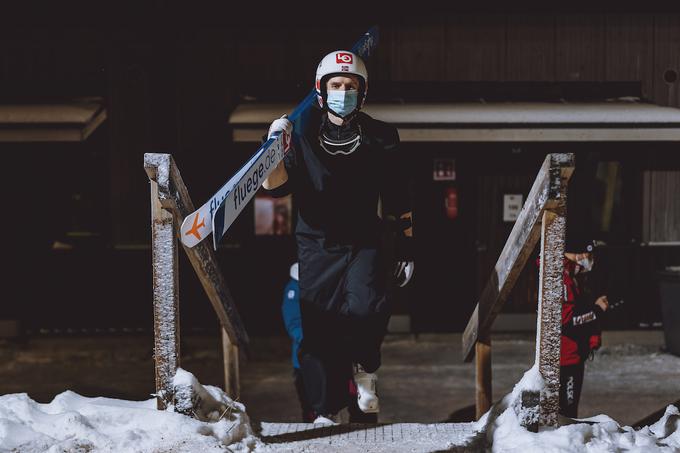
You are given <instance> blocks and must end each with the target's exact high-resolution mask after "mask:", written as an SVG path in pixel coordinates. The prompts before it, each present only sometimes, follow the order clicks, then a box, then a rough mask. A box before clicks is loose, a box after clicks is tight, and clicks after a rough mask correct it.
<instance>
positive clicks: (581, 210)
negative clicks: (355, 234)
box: [0, 2, 680, 334]
mask: <svg viewBox="0 0 680 453" xmlns="http://www.w3.org/2000/svg"><path fill="white" fill-rule="evenodd" d="M53 8H54V9H53V10H46V11H42V14H40V15H39V16H38V18H37V19H35V20H31V19H29V18H27V16H20V17H21V18H20V19H18V20H17V21H16V22H13V21H11V20H9V19H8V18H7V17H5V18H4V19H3V21H4V25H5V26H3V27H2V28H0V81H1V82H2V83H0V104H1V105H0V122H1V124H0V152H1V153H2V155H3V158H4V160H3V162H4V165H3V167H4V169H5V178H3V180H4V181H3V188H4V193H5V194H6V196H7V197H8V198H9V199H10V210H9V213H8V215H7V216H6V217H5V218H6V219H7V220H6V222H5V224H6V227H9V231H8V235H7V236H6V237H8V238H13V239H11V241H10V242H11V244H10V247H11V249H12V251H13V252H15V253H16V255H13V256H15V257H16V258H13V259H12V262H13V263H16V266H14V267H13V268H12V270H11V271H10V272H9V273H7V274H6V279H7V280H6V282H5V283H4V286H5V287H8V288H9V289H10V291H9V292H8V294H7V303H3V304H2V308H0V310H1V311H0V318H5V319H9V318H11V319H16V318H19V319H21V320H22V321H23V323H24V325H25V326H26V327H28V328H31V329H36V328H59V329H65V328H74V329H81V328H100V329H108V328H131V329H136V328H150V326H151V316H152V311H151V298H150V293H151V276H150V273H151V268H150V253H149V242H150V233H149V193H148V192H149V188H148V180H147V178H146V175H145V173H144V171H143V169H142V156H143V154H144V153H145V152H169V153H172V154H173V156H174V157H175V159H176V161H177V163H178V166H179V168H180V170H181V171H182V175H183V178H184V180H185V182H186V183H187V185H188V187H189V190H190V192H191V195H192V197H193V199H194V202H195V203H202V202H203V200H205V199H206V198H207V197H208V196H209V195H210V194H211V193H212V192H213V191H214V190H215V189H216V188H217V187H218V186H219V185H220V184H221V183H222V182H223V181H224V180H226V178H227V177H228V176H230V175H231V174H232V173H233V172H234V171H235V170H236V169H238V167H240V165H241V164H242V163H243V162H244V161H245V159H246V158H247V157H248V156H249V155H250V154H251V153H252V152H253V151H254V146H255V145H256V142H257V141H258V138H257V137H259V135H261V134H263V133H264V132H265V130H266V127H267V124H268V123H269V121H271V120H272V119H273V118H274V117H276V116H279V115H280V114H282V113H285V112H286V108H289V107H290V106H292V105H294V103H295V102H296V101H297V100H298V99H301V97H302V96H303V95H304V94H306V93H307V92H308V91H309V89H311V87H312V80H313V74H314V71H315V68H316V65H317V63H318V60H319V59H320V58H321V56H323V55H325V54H326V53H327V52H329V51H332V50H335V49H337V48H346V47H349V46H350V45H351V43H352V42H354V41H355V40H356V39H357V38H358V37H359V36H360V35H361V33H363V32H364V31H365V30H366V29H367V28H368V27H369V26H371V25H373V24H375V23H377V24H378V25H379V27H380V44H379V47H378V51H377V53H376V55H375V56H374V57H372V58H371V60H370V61H369V62H368V64H369V78H370V91H369V97H368V101H367V109H370V108H374V110H375V115H376V117H378V118H381V117H383V118H385V119H390V120H391V121H392V122H395V123H396V124H397V125H398V127H399V129H400V133H401V135H402V141H403V146H404V147H405V148H406V149H407V150H408V152H409V153H410V154H411V155H412V159H413V166H412V169H413V195H414V206H415V217H416V235H417V236H418V241H419V242H418V244H419V245H418V257H417V275H416V278H415V281H414V284H413V285H412V287H410V288H408V289H407V290H404V291H403V292H402V293H400V295H399V304H398V307H397V309H398V312H399V313H401V314H408V315H410V319H411V328H412V330H414V331H418V332H422V331H460V330H462V329H463V328H464V326H465V323H466V322H467V319H468V317H469V314H470V311H471V310H472V309H473V307H474V305H475V303H476V298H477V296H478V294H479V290H480V287H481V286H482V285H483V284H484V282H485V279H486V278H487V277H488V275H489V272H490V270H491V268H492V267H493V265H494V264H495V261H496V259H497V257H498V255H499V253H500V250H501V249H502V247H503V244H504V242H505V239H506V237H507V235H508V233H509V231H510V229H511V227H512V220H511V219H512V217H507V216H508V215H511V213H509V212H508V209H510V210H511V208H512V206H506V205H505V204H508V203H510V204H512V203H515V204H516V203H517V198H515V197H516V196H517V195H520V196H524V197H526V194H527V192H528V190H529V188H530V186H531V183H532V181H533V177H534V175H535V174H536V171H537V170H538V168H539V165H540V163H541V162H542V160H543V157H544V156H545V154H546V153H549V152H575V153H576V155H577V175H578V176H577V177H576V178H575V182H574V186H573V192H572V195H573V197H572V204H570V217H569V221H570V222H571V224H573V225H578V226H582V227H583V229H584V230H586V231H588V232H589V234H592V236H593V239H597V240H600V241H602V243H603V245H602V246H601V247H600V248H599V250H598V265H599V267H601V268H602V270H603V272H602V275H603V278H602V280H603V285H604V286H605V288H606V291H608V292H609V293H610V295H611V296H610V297H613V298H615V299H617V300H618V299H624V300H626V302H627V303H626V304H625V305H624V308H622V309H620V310H618V311H617V312H614V313H612V316H611V317H610V318H609V320H608V326H609V327H612V328H635V327H639V326H640V325H649V324H653V323H654V322H657V321H660V309H659V296H658V293H657V284H656V273H657V271H659V270H662V269H664V268H665V267H666V266H671V265H676V266H677V265H679V264H680V202H678V199H677V194H678V193H680V157H679V156H680V152H679V151H680V110H679V108H680V77H679V75H678V74H679V72H680V52H679V51H678V49H680V12H677V11H674V10H673V9H666V8H661V7H659V8H656V9H655V8H654V7H653V5H652V6H649V8H648V9H646V10H644V11H627V12H609V11H603V10H593V9H591V10H588V9H586V8H583V10H574V11H559V12H551V11H547V10H540V9H531V8H527V9H526V10H519V9H517V10H509V11H505V10H502V9H494V8H486V9H483V10H482V9H480V10H477V11H475V10H471V9H468V10H462V9H458V10H456V9H455V8H453V7H449V8H435V7H432V8H426V7H423V8H421V9H419V10H418V12H417V13H414V14H413V15H403V16H400V15H397V14H396V13H385V14H383V15H377V14H373V13H375V11H370V13H371V14H367V15H366V17H364V18H362V20H361V21H360V22H353V23H352V24H351V26H343V25H340V24H338V25H335V24H334V25H327V24H326V23H323V21H321V20H319V19H318V18H315V17H314V16H313V15H312V14H310V13H309V12H308V13H306V14H299V15H297V16H295V14H294V13H295V12H296V11H293V12H290V17H291V18H290V20H288V17H285V19H286V20H284V19H281V20H274V19H273V18H272V17H271V16H268V17H264V18H262V19H261V20H260V17H259V16H261V14H259V15H258V14H241V15H239V14H225V12H224V10H222V9H217V8H214V9H209V8H208V9H202V8H201V7H200V6H195V7H191V6H187V7H186V8H185V9H182V8H179V7H177V6H174V5H172V4H170V3H164V2H158V3H155V4H154V5H153V6H147V7H145V8H144V9H142V10H138V11H136V10H135V9H134V8H130V9H129V11H128V10H127V9H126V10H122V11H121V10H117V9H115V8H114V7H113V6H110V5H109V6H107V7H105V8H103V9H102V10H101V11H93V10H92V9H87V10H84V11H83V10H78V11H75V12H74V11H67V12H65V11H63V10H59V9H58V8H57V7H56V6H55V7H53ZM298 8H301V7H298ZM50 12H52V13H54V15H55V16H54V19H53V20H51V19H50ZM297 12H299V10H297ZM135 13H136V14H135ZM220 14H222V15H221V16H220ZM107 15H111V16H113V17H114V18H115V19H119V21H118V22H117V23H116V22H115V21H114V23H115V25H104V24H105V23H108V22H107V21H103V18H104V16H107ZM310 16H311V17H310ZM374 17H375V20H373V19H374ZM248 108H250V109H251V113H252V115H251V116H250V117H249V119H245V120H243V119H242V118H243V117H242V116H239V114H242V112H243V111H244V109H246V110H247V109H248ZM438 109H439V110H438ZM17 112H23V113H22V115H23V116H22V115H18V116H17ZM239 118H241V119H239ZM243 134H245V135H243ZM436 162H437V163H451V164H452V165H453V168H454V170H455V179H453V180H452V179H448V180H446V179H445V180H439V179H436V178H434V177H433V170H434V168H435V163H436ZM506 195H510V196H513V197H510V198H506ZM573 200H577V202H576V201H573ZM454 202H455V205H456V212H455V215H454V214H453V213H452V211H451V210H449V211H447V208H446V207H447V203H449V205H448V206H449V207H451V203H454ZM504 203H505V204H504ZM504 207H505V208H506V209H504ZM504 211H505V212H504ZM504 215H505V220H504ZM55 241H56V242H57V243H62V244H67V245H68V246H70V247H67V248H66V249H59V248H57V249H54V247H53V245H54V243H55ZM265 254H266V255H268V256H271V257H274V259H272V260H271V261H269V262H268V263H269V264H265V263H264V262H263V260H262V259H261V257H262V256H263V255H265ZM294 254H295V249H294V242H293V239H292V238H291V237H290V236H269V237H267V236H255V234H254V220H253V211H252V207H249V208H248V210H247V211H246V212H245V213H244V215H243V216H242V217H241V218H240V219H239V221H238V222H237V223H236V224H235V225H234V227H233V232H231V233H230V235H229V237H228V238H227V240H226V241H225V242H224V244H223V246H222V247H221V248H220V250H219V254H218V256H219V259H220V260H221V263H222V265H223V271H224V274H225V277H226V279H227V281H228V283H229V284H230V285H231V286H232V289H233V292H234V295H235V298H236V300H237V303H238V305H239V307H240V310H241V311H242V315H243V318H244V320H245V322H246V325H247V326H248V328H249V329H250V330H251V331H252V332H253V333H260V334H261V333H282V332H283V326H282V323H281V321H280V318H279V315H278V313H279V306H280V297H281V291H282V289H283V286H284V285H285V282H286V280H287V278H288V277H287V276H288V272H287V269H288V266H289V265H290V263H291V262H292V261H293V260H294ZM183 264H185V265H184V266H183V268H182V271H181V288H182V313H183V314H182V321H183V325H184V326H185V327H186V328H190V327H196V328H206V327H207V328H216V325H217V324H216V320H215V317H214V315H213V314H212V313H211V308H210V306H209V304H208V303H207V301H206V300H205V297H204V296H203V294H202V293H201V288H200V286H199V284H198V282H197V281H196V279H195V277H194V276H193V275H192V274H191V271H190V270H189V269H190V268H189V266H187V265H186V263H183ZM524 274H525V275H524V276H523V277H522V279H521V281H520V283H519V284H518V287H517V288H516V290H515V291H514V292H513V295H512V298H511V301H510V302H509V303H508V305H507V307H506V311H507V312H508V313H533V312H534V310H535V304H536V302H535V301H536V294H535V292H536V283H535V278H536V269H535V268H532V266H531V265H530V266H528V267H527V269H525V272H524Z"/></svg>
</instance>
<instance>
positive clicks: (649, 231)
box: [642, 171, 680, 243]
mask: <svg viewBox="0 0 680 453" xmlns="http://www.w3.org/2000/svg"><path fill="white" fill-rule="evenodd" d="M643 191H644V193H643V197H644V200H643V203H644V208H643V220H642V221H643V240H644V241H645V242H661V243H664V242H680V203H678V193H680V171H646V172H644V185H643Z"/></svg>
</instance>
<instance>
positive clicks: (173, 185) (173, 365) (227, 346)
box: [144, 153, 249, 405]
mask: <svg viewBox="0 0 680 453" xmlns="http://www.w3.org/2000/svg"><path fill="white" fill-rule="evenodd" d="M144 169H145V170H146V173H147V175H148V177H149V180H150V182H151V203H152V232H153V233H152V242H153V247H152V248H153V266H154V307H155V308H154V310H155V312H156V311H158V312H159V313H158V317H156V316H155V317H154V320H155V323H156V328H155V333H156V351H155V355H154V357H155V360H156V369H157V373H156V374H157V380H156V385H157V390H158V391H160V393H162V392H163V391H166V392H167V390H168V389H169V388H170V387H168V386H169V383H168V379H169V378H168V375H169V374H170V373H171V374H172V375H174V370H176V369H177V367H179V330H178V329H179V313H178V306H179V302H178V300H179V295H178V291H177V272H178V271H177V267H178V263H177V242H178V241H177V237H178V236H177V235H178V234H179V225H180V224H181V220H182V219H184V217H185V216H186V215H188V214H190V213H192V212H193V211H194V205H193V202H192V201H191V197H190V196H189V192H188V190H187V188H186V186H185V184H184V181H183V180H182V177H181V175H180V173H179V169H178V168H177V165H176V164H175V161H174V159H173V158H172V156H171V155H170V154H160V153H147V154H145V155H144ZM183 248H184V251H185V252H186V254H187V256H188V258H189V261H190V262H191V265H192V267H193V268H194V271H195V272H196V275H197V276H198V278H199V280H200V281H201V285H202V286H203V289H204V290H205V292H206V294H207V296H208V299H209V300H210V303H211V305H212V307H213V309H214V310H215V313H216V315H217V318H218V319H219V321H220V325H221V326H222V344H223V357H224V365H225V381H226V383H225V388H226V390H227V393H228V394H229V395H230V396H232V397H234V398H235V397H237V396H238V394H239V384H238V355H239V350H240V351H242V352H244V353H246V354H247V352H248V344H249V338H248V334H247V333H246V330H245V328H244V326H243V323H242V321H241V317H240V316H239V314H238V311H237V309H236V305H235V304H234V300H233V298H232V296H231V293H230V291H229V288H228V287H227V284H226V282H225V280H224V277H223V276H222V273H221V272H220V270H219V266H218V264H217V258H216V256H215V253H214V251H213V250H212V249H211V248H210V246H209V244H208V242H206V241H203V242H201V243H200V244H198V245H196V246H195V247H193V248H188V247H183ZM157 270H158V271H159V272H157ZM160 271H162V273H161V272H160ZM170 282H173V283H170ZM168 285H171V286H172V288H173V291H168V290H166V289H164V288H165V287H167V286H168ZM161 317H165V319H161ZM168 319H172V320H173V321H172V322H171V323H170V324H168V321H167V320H168ZM168 338H172V339H173V342H174V344H175V346H174V347H173V346H172V343H169V342H168V340H167V339H168ZM159 367H160V368H159ZM159 376H160V377H159ZM159 405H160V402H159Z"/></svg>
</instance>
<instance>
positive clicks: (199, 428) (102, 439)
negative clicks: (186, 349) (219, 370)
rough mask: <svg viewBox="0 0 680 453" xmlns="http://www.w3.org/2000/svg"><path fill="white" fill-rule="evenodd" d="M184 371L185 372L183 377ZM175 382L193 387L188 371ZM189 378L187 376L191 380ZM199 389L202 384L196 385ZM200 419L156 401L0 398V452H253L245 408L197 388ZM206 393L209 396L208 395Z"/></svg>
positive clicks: (206, 388) (66, 395)
mask: <svg viewBox="0 0 680 453" xmlns="http://www.w3.org/2000/svg"><path fill="white" fill-rule="evenodd" d="M183 373H185V374H183ZM183 373H182V374H180V375H179V380H180V381H183V382H189V383H193V384H197V382H198V381H195V378H193V376H191V375H190V373H186V372H183ZM189 376H190V377H189ZM198 385H199V386H200V384H198ZM200 389H201V390H202V391H203V392H205V393H204V394H203V399H204V400H207V401H208V405H207V406H208V407H207V409H205V410H204V409H203V408H200V407H199V408H197V410H198V412H199V414H197V415H198V416H199V417H200V418H202V419H204V420H205V421H199V420H196V419H195V418H192V417H188V416H186V415H182V414H179V413H176V412H175V411H174V410H173V408H169V409H168V410H165V411H159V410H157V409H156V399H155V398H152V399H149V400H146V401H125V400H119V399H112V398H102V397H98V398H88V397H84V396H81V395H78V394H77V393H74V392H72V391H65V392H63V393H61V394H59V395H57V396H56V397H55V398H54V400H52V402H50V403H48V404H41V403H38V402H36V401H33V400H32V399H31V398H29V397H28V395H27V394H25V393H14V394H9V395H3V396H0V453H9V452H12V453H14V452H17V453H18V452H21V453H37V452H48V453H57V452H60V453H61V452H69V453H71V452H74V453H76V452H77V453H85V452H116V453H127V452H130V453H132V452H135V453H142V452H144V453H145V452H158V453H160V452H204V451H227V449H226V447H227V446H229V449H230V450H232V451H233V450H239V449H240V450H246V451H248V450H251V449H252V448H254V447H255V443H256V438H255V437H254V436H252V434H251V433H252V431H251V428H250V424H249V421H248V416H247V415H246V413H245V407H244V406H243V405H241V404H239V403H236V402H233V401H232V400H230V399H229V397H227V395H226V394H225V393H224V392H222V390H220V389H219V388H217V387H211V386H200ZM208 395H209V397H208Z"/></svg>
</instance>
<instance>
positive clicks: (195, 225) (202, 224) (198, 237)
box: [184, 213, 205, 241]
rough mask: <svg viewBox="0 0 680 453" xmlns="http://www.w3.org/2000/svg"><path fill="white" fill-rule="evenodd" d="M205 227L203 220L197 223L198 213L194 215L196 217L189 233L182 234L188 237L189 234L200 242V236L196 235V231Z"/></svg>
mask: <svg viewBox="0 0 680 453" xmlns="http://www.w3.org/2000/svg"><path fill="white" fill-rule="evenodd" d="M204 226H205V219H203V220H202V221H201V223H200V224H199V223H198V213H196V217H194V225H193V226H192V227H191V229H190V230H189V231H187V232H186V233H184V234H185V235H187V236H189V235H190V234H193V235H194V236H196V238H197V239H198V240H199V241H200V240H201V235H200V234H198V229H199V228H201V227H204Z"/></svg>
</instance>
